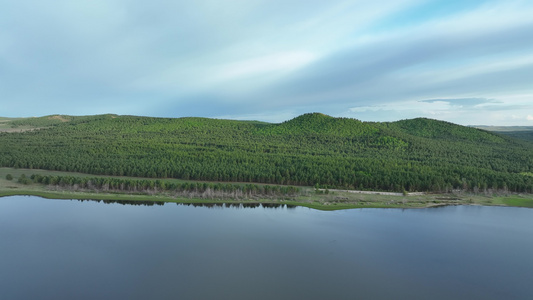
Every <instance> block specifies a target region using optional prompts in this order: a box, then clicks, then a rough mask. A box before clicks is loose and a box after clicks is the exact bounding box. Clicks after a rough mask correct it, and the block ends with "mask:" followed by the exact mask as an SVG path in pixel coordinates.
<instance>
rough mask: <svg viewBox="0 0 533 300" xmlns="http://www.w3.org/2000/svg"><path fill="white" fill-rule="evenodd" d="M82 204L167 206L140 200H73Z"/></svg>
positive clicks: (162, 203) (160, 202) (158, 202)
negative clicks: (88, 202)
mask: <svg viewBox="0 0 533 300" xmlns="http://www.w3.org/2000/svg"><path fill="white" fill-rule="evenodd" d="M73 200H77V201H80V202H83V201H91V202H98V203H105V204H122V205H139V206H154V205H160V206H163V205H165V202H163V201H140V200H96V199H73Z"/></svg>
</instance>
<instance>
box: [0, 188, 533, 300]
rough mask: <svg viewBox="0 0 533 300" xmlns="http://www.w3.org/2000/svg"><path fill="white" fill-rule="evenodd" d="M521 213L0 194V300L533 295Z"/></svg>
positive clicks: (531, 249) (529, 245) (526, 222)
mask: <svg viewBox="0 0 533 300" xmlns="http://www.w3.org/2000/svg"><path fill="white" fill-rule="evenodd" d="M531 237H533V209H524V208H508V207H478V206H454V207H441V208H432V209H411V210H401V209H353V210H344V211H335V212H323V211H317V210H312V209H308V208H302V207H297V208H290V207H289V208H288V207H285V206H283V207H277V208H276V207H271V208H268V207H262V206H258V207H255V208H242V207H225V206H222V207H220V206H213V207H194V206H184V205H176V204H169V203H167V204H165V205H162V206H160V205H153V206H138V205H137V206H133V205H121V204H116V203H115V204H104V203H103V202H92V201H84V202H80V201H76V200H72V201H71V200H48V199H41V198H37V197H18V196H17V197H6V198H0V254H1V257H0V270H1V271H0V298H1V299H118V298H122V299H176V298H180V299H276V298H277V299H335V298H336V299H355V298H362V299H370V298H371V299H402V298H403V299H533V286H532V285H531V274H532V270H533V259H531V254H532V253H533V239H532V238H531Z"/></svg>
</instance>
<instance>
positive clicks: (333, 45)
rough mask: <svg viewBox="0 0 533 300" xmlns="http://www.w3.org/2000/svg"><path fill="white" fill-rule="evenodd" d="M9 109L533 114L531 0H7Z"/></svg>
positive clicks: (371, 117)
mask: <svg viewBox="0 0 533 300" xmlns="http://www.w3.org/2000/svg"><path fill="white" fill-rule="evenodd" d="M0 7H1V9H0V116H8V117H23V116H42V115H49V114H72V115H87V114H101V113H116V114H134V115H147V116H162V117H183V116H202V117H218V118H232V119H258V120H264V121H270V122H280V121H284V120H287V119H290V118H292V117H295V116H297V115H299V114H302V113H306V112H314V111H318V112H323V113H326V114H330V115H332V116H343V117H351V118H357V119H361V120H368V121H394V120H399V119H405V118H414V117H430V118H434V119H440V120H446V121H451V122H454V123H458V124H464V125H469V124H470V125H472V124H486V125H533V17H532V16H533V1H474V0H469V1H463V0H460V1H453V0H445V1H422V0H402V1H399V0H394V1H393V0H381V1H376V0H368V1H367V0H358V1H357V0H354V1H333V0H332V1H323V0H319V1H315V0H307V1H295V0H283V1H277V0H265V1H261V0H257V1H254V0H235V1H215V0H213V1H211V0H197V1H162V0H152V1H140V0H87V1H85V0H77V1H71V0H68V1H62V0H57V1H54V0H52V1H41V0H18V1H10V0H0Z"/></svg>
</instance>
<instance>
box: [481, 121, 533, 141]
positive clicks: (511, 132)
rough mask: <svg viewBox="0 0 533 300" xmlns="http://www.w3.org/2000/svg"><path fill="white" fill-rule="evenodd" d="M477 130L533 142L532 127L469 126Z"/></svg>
mask: <svg viewBox="0 0 533 300" xmlns="http://www.w3.org/2000/svg"><path fill="white" fill-rule="evenodd" d="M471 127H475V128H478V129H482V130H486V131H491V132H496V133H498V134H503V135H507V136H510V137H513V138H517V139H522V140H526V141H530V142H533V126H483V125H475V126H471Z"/></svg>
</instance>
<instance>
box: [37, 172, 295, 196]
mask: <svg viewBox="0 0 533 300" xmlns="http://www.w3.org/2000/svg"><path fill="white" fill-rule="evenodd" d="M30 179H31V180H32V181H33V182H35V183H41V184H44V185H49V186H57V187H61V188H63V189H64V188H69V189H72V190H88V191H103V192H126V193H132V194H136V193H143V194H157V193H166V194H170V195H174V196H180V197H191V198H209V199H220V198H231V199H238V198H277V197H294V196H296V195H298V194H299V193H300V188H298V187H294V186H279V185H258V184H232V183H212V182H182V183H176V182H166V181H164V180H159V179H158V180H148V179H126V178H107V177H76V176H53V175H39V174H33V175H31V177H30Z"/></svg>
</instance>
